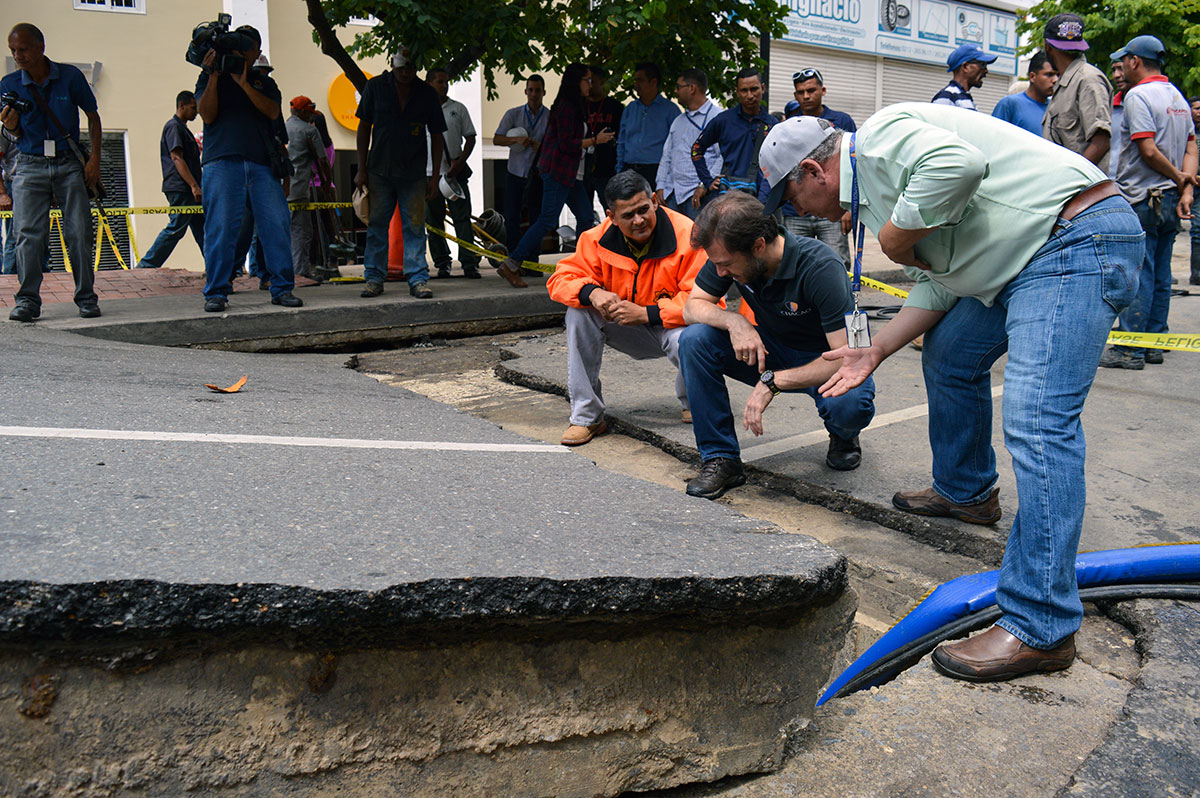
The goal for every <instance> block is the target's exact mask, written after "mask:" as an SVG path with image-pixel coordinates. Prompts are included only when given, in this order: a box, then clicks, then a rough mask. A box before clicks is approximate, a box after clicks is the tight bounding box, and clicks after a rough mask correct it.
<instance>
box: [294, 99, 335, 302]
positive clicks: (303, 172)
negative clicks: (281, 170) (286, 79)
mask: <svg viewBox="0 0 1200 798" xmlns="http://www.w3.org/2000/svg"><path fill="white" fill-rule="evenodd" d="M316 109H317V106H316V103H314V102H313V101H312V100H310V99H309V98H307V97H305V96H304V95H303V94H301V95H300V96H298V97H293V98H292V114H291V116H289V117H288V120H287V123H286V127H287V134H288V157H289V158H291V159H292V168H293V169H294V170H295V174H294V175H292V179H291V188H290V190H289V191H288V202H309V201H310V200H311V198H312V195H311V191H312V189H311V187H310V184H311V183H312V178H313V168H314V166H315V167H316V168H317V169H318V170H319V174H320V175H321V180H323V181H326V184H328V181H329V179H330V177H329V161H328V160H327V159H326V158H325V143H324V142H323V141H321V133H320V131H319V130H317V126H316V125H314V124H313V123H312V118H313V112H314V111H315V110H316ZM312 233H313V212H312V211H309V210H293V211H292V271H293V272H294V273H295V275H296V276H297V277H307V278H308V279H310V280H318V281H319V280H320V277H318V276H317V275H315V274H314V273H313V271H312V262H311V260H310V258H309V250H310V249H311V248H312Z"/></svg>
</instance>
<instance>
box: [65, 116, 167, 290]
mask: <svg viewBox="0 0 1200 798" xmlns="http://www.w3.org/2000/svg"><path fill="white" fill-rule="evenodd" d="M83 135H84V140H85V141H86V137H87V131H86V130H85V131H84V132H83ZM100 179H101V180H103V181H104V188H105V191H106V192H107V196H106V197H105V199H104V205H105V207H108V208H123V207H125V206H127V205H129V175H128V172H127V171H126V168H125V132H124V131H108V130H106V131H104V134H103V137H102V138H101V143H100ZM89 205H91V207H93V208H94V207H96V204H95V203H94V202H92V203H89ZM54 207H55V208H57V207H58V203H57V202H55V203H54ZM128 223H129V217H128V216H110V217H108V224H109V227H110V229H111V230H112V234H113V239H112V241H109V239H108V236H107V235H105V236H104V238H103V240H102V242H101V244H100V268H101V269H119V268H121V262H120V261H119V260H118V259H117V256H116V253H115V252H113V247H114V244H115V246H116V249H118V250H120V252H121V258H123V259H124V261H125V263H126V265H128V266H133V264H134V262H135V261H134V260H133V247H132V246H130V241H129V224H128ZM96 224H97V219H96V217H95V215H93V216H92V245H93V246H95V242H96ZM140 243H141V250H142V251H143V252H145V250H146V247H147V246H149V244H148V242H140ZM92 257H93V258H94V257H95V252H93V253H92ZM71 265H72V266H74V264H71ZM90 265H91V264H89V266H90ZM50 268H51V269H59V270H61V269H65V268H66V263H65V258H63V240H62V238H61V236H60V233H59V228H58V226H57V224H54V225H51V227H50Z"/></svg>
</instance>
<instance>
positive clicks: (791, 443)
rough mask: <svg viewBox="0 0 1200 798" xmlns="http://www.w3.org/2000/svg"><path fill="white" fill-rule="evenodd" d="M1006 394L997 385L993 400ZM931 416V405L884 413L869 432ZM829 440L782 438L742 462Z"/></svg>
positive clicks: (747, 453) (820, 433) (747, 451)
mask: <svg viewBox="0 0 1200 798" xmlns="http://www.w3.org/2000/svg"><path fill="white" fill-rule="evenodd" d="M1003 393H1004V386H1003V385H997V386H995V387H994V388H992V398H993V399H995V398H996V397H997V396H1000V395H1001V394H1003ZM927 415H929V405H927V404H923V405H915V406H913V407H908V408H905V409H904V410H897V411H895V412H893V413H884V414H883V415H882V416H875V418H874V419H872V421H871V425H870V426H869V427H867V429H868V430H872V429H879V428H880V427H886V426H888V425H889V424H898V423H900V422H901V421H911V420H912V419H914V418H921V417H922V416H927ZM828 440H829V433H828V432H827V431H826V430H825V429H823V428H822V429H819V430H816V431H814V432H803V433H801V434H799V435H791V436H789V437H787V438H780V439H779V440H775V441H767V442H766V443H760V444H758V445H757V446H747V447H746V448H744V449H742V461H743V462H751V461H754V460H763V459H765V458H768V457H773V456H775V455H777V454H783V453H784V452H790V451H792V450H794V449H802V448H804V447H805V446H812V445H814V444H818V443H824V442H826V441H828Z"/></svg>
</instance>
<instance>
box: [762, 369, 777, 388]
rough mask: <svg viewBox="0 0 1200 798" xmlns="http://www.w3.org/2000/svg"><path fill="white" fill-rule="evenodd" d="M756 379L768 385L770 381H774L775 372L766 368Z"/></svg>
mask: <svg viewBox="0 0 1200 798" xmlns="http://www.w3.org/2000/svg"><path fill="white" fill-rule="evenodd" d="M758 379H759V381H760V382H761V383H762V384H763V385H770V384H771V383H773V382H775V372H773V371H771V370H770V369H767V370H766V371H764V372H763V373H762V376H760V377H759V378H758Z"/></svg>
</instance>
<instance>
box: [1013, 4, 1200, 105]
mask: <svg viewBox="0 0 1200 798" xmlns="http://www.w3.org/2000/svg"><path fill="white" fill-rule="evenodd" d="M1064 12H1070V13H1073V14H1078V15H1079V16H1081V17H1083V19H1084V32H1083V36H1084V38H1085V39H1087V43H1088V45H1089V48H1090V49H1089V50H1088V52H1087V56H1088V61H1089V62H1091V63H1092V64H1094V65H1095V66H1098V67H1099V68H1100V69H1102V70H1105V71H1107V70H1108V67H1109V63H1110V62H1109V60H1108V57H1109V55H1110V54H1111V53H1113V52H1115V51H1117V50H1119V49H1121V48H1122V47H1124V46H1125V43H1126V42H1128V41H1129V40H1130V39H1132V38H1133V37H1134V36H1141V35H1142V34H1149V35H1151V36H1157V37H1158V38H1159V39H1161V40H1162V43H1163V46H1165V47H1166V48H1167V62H1166V64H1165V71H1166V73H1167V75H1168V76H1169V77H1170V78H1171V82H1172V83H1174V84H1175V85H1176V86H1178V87H1179V90H1180V91H1182V92H1183V94H1184V96H1191V95H1195V94H1200V62H1197V61H1196V59H1195V58H1193V54H1194V53H1195V52H1196V49H1197V47H1200V0H1044V2H1041V3H1038V4H1037V5H1035V6H1034V7H1033V8H1031V9H1029V10H1028V11H1026V12H1025V13H1024V15H1023V16H1022V18H1021V19H1020V20H1019V21H1018V23H1017V30H1018V31H1020V32H1021V33H1024V34H1027V35H1028V36H1029V39H1030V41H1031V42H1032V45H1031V46H1030V47H1028V48H1027V49H1026V50H1025V52H1031V51H1033V50H1037V49H1040V48H1041V46H1042V32H1043V29H1044V28H1045V26H1046V23H1047V22H1049V21H1050V19H1051V18H1052V17H1053V16H1054V15H1055V14H1061V13H1064Z"/></svg>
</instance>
